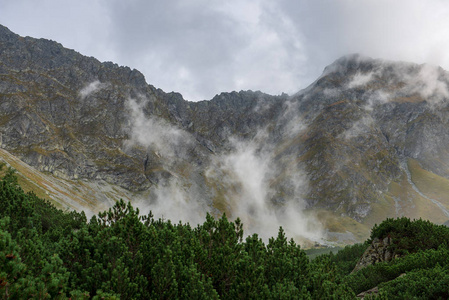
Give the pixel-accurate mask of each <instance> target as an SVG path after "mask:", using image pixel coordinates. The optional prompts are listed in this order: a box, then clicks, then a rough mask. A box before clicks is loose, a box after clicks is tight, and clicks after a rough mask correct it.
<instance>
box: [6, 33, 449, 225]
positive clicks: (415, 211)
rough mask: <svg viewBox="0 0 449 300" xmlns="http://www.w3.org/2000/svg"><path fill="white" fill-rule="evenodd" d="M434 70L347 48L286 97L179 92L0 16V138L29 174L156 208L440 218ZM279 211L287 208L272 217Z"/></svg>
mask: <svg viewBox="0 0 449 300" xmlns="http://www.w3.org/2000/svg"><path fill="white" fill-rule="evenodd" d="M448 78H449V77H448V74H447V73H446V72H445V71H444V70H442V69H439V68H436V67H430V66H426V65H414V64H408V63H400V62H385V61H381V60H374V59H370V58H363V57H360V56H357V55H353V56H348V57H344V58H341V59H339V60H337V61H336V62H334V63H333V64H332V65H330V66H329V67H327V68H326V69H325V70H324V73H323V75H322V76H321V77H320V78H319V79H318V80H317V81H316V82H314V83H313V84H312V85H310V86H309V87H308V88H307V89H305V90H302V91H300V92H298V93H297V94H295V95H293V96H288V95H285V94H283V95H280V96H270V95H267V94H264V93H262V92H252V91H246V92H244V91H241V92H231V93H222V94H220V95H217V96H215V97H214V98H213V99H212V100H209V101H201V102H188V101H185V100H184V99H183V98H182V96H181V95H180V94H177V93H165V92H163V91H162V90H160V89H157V88H155V87H153V86H151V85H149V84H147V83H146V82H145V78H144V76H143V75H142V74H141V73H140V72H139V71H137V70H131V69H129V68H127V67H119V66H117V65H116V64H113V63H110V62H106V63H101V62H99V61H97V60H96V59H94V58H90V57H85V56H82V55H81V54H79V53H77V52H75V51H73V50H69V49H65V48H64V47H63V46H62V45H60V44H58V43H56V42H53V41H48V40H43V39H34V38H30V37H25V38H23V37H20V36H18V35H16V34H14V33H12V32H10V31H9V30H8V29H7V28H5V27H1V26H0V134H1V135H0V136H1V140H0V141H1V147H2V148H3V149H5V150H7V151H9V152H10V153H12V154H13V155H15V156H17V157H19V158H20V159H21V160H23V161H24V162H26V163H27V164H29V165H31V166H34V167H35V168H36V169H38V170H40V171H42V172H48V173H51V174H53V175H54V176H56V177H59V178H62V179H66V180H88V181H98V182H100V181H101V182H106V183H108V184H111V185H115V186H119V187H121V188H124V189H126V190H128V191H131V192H134V193H138V194H136V195H139V193H140V194H142V193H143V194H145V195H146V198H145V199H146V200H145V201H146V202H147V203H148V204H151V203H153V204H154V205H156V204H157V203H158V205H159V206H160V205H162V204H164V205H163V206H164V208H165V209H167V210H168V211H174V210H177V209H187V210H188V209H192V210H193V211H201V210H209V211H213V212H215V213H219V212H227V213H228V214H231V215H234V216H237V215H239V216H241V215H249V216H253V217H254V218H249V219H248V220H247V222H249V223H254V224H255V225H257V226H262V223H263V222H261V223H258V222H257V221H255V219H257V218H260V217H264V216H274V218H277V219H288V220H290V221H289V222H290V223H291V224H294V226H293V227H295V226H302V228H305V227H307V226H308V225H307V224H306V223H301V222H302V221H301V220H303V219H307V218H306V217H305V215H304V211H306V212H307V211H314V212H316V213H318V217H319V218H320V216H321V217H322V216H326V218H327V219H329V218H330V217H329V213H330V214H331V215H332V216H331V217H332V218H337V219H338V218H340V217H342V218H345V217H350V218H352V219H353V220H355V223H357V224H358V225H357V226H359V227H357V226H356V227H357V228H361V227H363V226H364V224H365V225H370V224H372V223H374V222H379V220H381V219H383V218H385V217H388V216H399V215H408V216H411V217H414V216H423V217H425V218H433V221H437V222H438V221H441V222H442V221H444V220H446V219H447V218H448V217H449V213H448V211H447V208H448V207H449V198H447V196H444V195H443V194H444V193H443V192H441V193H439V192H438V191H439V190H441V191H443V190H444V186H446V183H449V181H447V180H448V178H449V177H448V176H449V167H448V166H449V165H448V159H447V157H448V150H447V149H449V147H448V146H449V132H448V131H449V126H448V124H447V123H448V119H449V111H448V110H449V105H448V98H449V92H448V86H447V84H448ZM432 178H433V180H431V179H432ZM428 181H431V182H432V184H436V185H437V186H436V190H435V189H432V191H433V192H432V191H431V190H429V189H426V186H427V185H426V183H427V182H428ZM435 191H437V192H435ZM149 199H150V200H149ZM173 199H175V200H176V199H178V200H176V201H178V202H176V201H175V200H173ZM186 199H187V200H186ZM170 201H172V202H173V201H174V202H173V203H172V202H170ZM168 202H170V203H172V204H170V205H168ZM167 205H168V206H167ZM183 205H184V206H183ZM429 205H430V206H429ZM429 207H430V208H429ZM291 211H299V212H301V213H300V214H293V215H289V216H288V217H285V216H286V215H288V214H289V213H290V212H291ZM323 211H327V212H328V213H325V214H324V215H323V214H322V212H323ZM320 213H321V215H320ZM323 218H324V217H323ZM244 221H245V219H244ZM321 221H322V223H326V222H323V220H321ZM340 221H341V220H340ZM298 222H300V223H301V224H300V225H298ZM290 223H289V224H290ZM327 223H332V222H327ZM295 224H296V225H295ZM351 224H352V223H351ZM329 226H330V227H332V226H331V225H329V224H328V225H326V227H329ZM345 226H346V225H345ZM348 226H349V227H351V225H347V226H346V227H344V226H343V228H340V229H339V230H340V231H341V232H343V233H345V232H346V230H348V228H349V227H348ZM333 227H335V226H333ZM337 227H338V226H337ZM331 230H332V229H331ZM350 231H352V232H353V233H355V234H357V233H356V232H357V231H359V229H355V227H354V228H350Z"/></svg>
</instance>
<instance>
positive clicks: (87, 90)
mask: <svg viewBox="0 0 449 300" xmlns="http://www.w3.org/2000/svg"><path fill="white" fill-rule="evenodd" d="M108 86H109V84H107V83H101V82H100V81H99V80H96V81H93V82H91V83H89V84H87V85H86V86H84V87H83V88H82V89H81V90H80V91H79V95H80V97H81V99H85V98H87V97H89V96H90V95H92V94H93V93H96V92H98V91H99V90H101V89H104V88H106V87H108Z"/></svg>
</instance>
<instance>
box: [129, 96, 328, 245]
mask: <svg viewBox="0 0 449 300" xmlns="http://www.w3.org/2000/svg"><path fill="white" fill-rule="evenodd" d="M145 101H146V100H143V101H142V100H140V101H138V100H135V99H129V101H128V103H127V107H128V110H129V111H130V118H129V120H130V137H131V139H130V140H129V141H128V144H127V146H128V147H129V146H133V145H138V146H140V147H146V148H147V149H148V150H149V151H156V152H157V153H158V155H159V156H160V157H159V159H160V160H161V161H162V162H163V164H164V165H163V167H164V169H165V170H167V171H169V172H171V176H170V177H168V178H167V179H166V180H165V181H164V182H160V183H158V184H157V185H155V186H154V187H153V188H152V195H151V197H150V198H148V199H140V200H139V201H137V205H138V206H139V208H140V210H141V211H142V212H143V213H147V212H148V211H150V210H151V211H152V213H153V214H154V215H155V217H163V218H164V219H170V220H172V221H173V222H178V221H182V222H189V223H190V224H192V225H196V224H199V223H202V222H204V219H205V216H206V213H207V212H212V213H213V214H215V215H220V214H221V213H222V212H225V211H226V212H227V213H228V217H230V218H231V219H236V218H237V217H238V218H240V219H241V220H242V221H243V224H244V229H245V232H246V233H247V234H252V233H258V234H259V235H260V236H261V237H263V238H265V239H268V238H269V237H271V236H275V235H276V234H277V232H278V230H279V226H283V228H284V229H285V231H286V232H287V234H288V235H289V236H290V237H294V238H298V239H303V238H306V239H310V240H314V241H317V240H320V239H321V237H322V231H321V225H320V223H319V222H318V221H317V220H316V219H314V218H313V217H312V216H307V215H306V214H305V213H304V207H305V204H304V200H303V199H302V197H301V195H302V194H303V193H304V190H306V189H307V180H306V176H305V175H304V173H303V172H301V171H300V170H298V168H297V167H291V166H288V164H287V166H285V164H284V165H282V164H280V163H279V162H277V161H276V160H275V159H274V154H273V153H274V152H275V149H274V148H273V146H271V145H270V144H269V143H268V142H267V140H268V134H267V133H266V131H265V130H260V131H259V133H258V134H257V135H256V137H255V138H254V139H252V140H250V141H241V140H237V139H234V138H231V139H230V143H231V144H232V145H233V147H232V148H233V149H232V150H231V151H229V152H226V153H222V154H219V155H215V156H213V158H212V159H211V162H210V164H209V165H207V166H206V167H202V168H204V169H202V170H203V171H201V170H199V171H198V173H203V176H204V177H205V180H206V182H209V183H214V184H216V185H217V186H220V187H221V189H220V190H221V191H223V197H222V198H221V199H219V200H216V201H221V203H219V204H221V206H222V207H225V211H221V212H218V211H217V208H216V207H215V206H214V203H212V198H214V195H215V199H216V196H217V194H216V193H217V190H214V189H213V188H210V187H206V186H205V185H200V183H199V181H196V180H194V179H192V178H189V177H188V176H185V177H184V174H180V173H177V171H176V168H174V165H175V164H177V163H178V162H179V161H181V160H183V159H188V155H187V152H186V151H187V149H189V148H190V147H192V145H194V143H195V140H194V138H193V137H192V136H191V135H190V134H189V133H188V132H186V131H184V130H182V129H180V128H177V127H175V126H174V125H171V124H169V123H167V122H165V121H164V120H162V119H159V118H157V117H155V116H147V115H145V114H144V112H143V107H144V106H145ZM286 128H287V131H288V132H286V133H285V134H286V135H287V138H288V135H289V134H296V132H297V131H300V130H303V129H304V126H303V125H302V124H301V123H300V122H288V124H287V126H286ZM293 131H294V132H293ZM292 132H293V133H292ZM192 174H193V175H191V176H196V175H195V174H194V173H192ZM281 175H282V176H283V178H282V180H283V182H284V184H285V185H288V186H289V188H290V190H292V191H293V192H292V193H291V195H284V196H283V197H282V200H278V202H276V200H275V199H279V198H280V197H277V196H279V195H277V193H278V191H277V190H276V189H275V188H274V187H275V185H274V182H275V181H276V180H278V179H279V178H280V176H281ZM215 204H216V203H215Z"/></svg>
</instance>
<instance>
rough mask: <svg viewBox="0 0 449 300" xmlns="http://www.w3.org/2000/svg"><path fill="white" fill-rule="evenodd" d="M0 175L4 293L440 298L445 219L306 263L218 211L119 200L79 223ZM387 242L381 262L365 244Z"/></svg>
mask: <svg viewBox="0 0 449 300" xmlns="http://www.w3.org/2000/svg"><path fill="white" fill-rule="evenodd" d="M2 167H3V166H2ZM2 173H3V178H2V179H0V205H1V206H0V207H1V209H0V295H1V297H2V298H5V299H279V298H281V299H354V298H355V297H356V294H357V295H359V296H363V295H365V296H366V295H368V294H371V296H376V295H377V296H379V297H380V299H440V298H441V299H446V298H448V297H449V292H448V289H447V287H448V285H449V276H448V273H449V272H448V271H449V270H448V268H449V259H448V257H449V248H448V241H449V228H448V227H446V226H444V225H435V224H432V223H430V222H428V221H422V220H417V221H410V219H407V218H400V219H388V220H386V221H385V222H383V223H381V224H380V225H379V226H375V227H374V228H373V230H372V233H371V240H370V241H367V242H365V243H364V244H356V245H353V246H347V247H345V248H344V249H343V250H341V251H340V252H338V253H337V254H332V253H331V254H324V255H321V256H318V257H317V258H315V259H313V260H309V258H308V257H307V255H306V253H305V252H304V250H302V249H301V247H300V246H298V245H297V244H296V243H295V242H294V241H293V239H291V240H290V241H288V239H287V237H286V236H285V232H284V231H283V230H282V229H279V232H278V234H277V235H276V236H275V237H272V238H270V239H269V241H268V243H264V242H263V241H262V239H260V238H259V236H258V235H257V234H254V235H251V236H248V237H246V238H243V236H244V232H243V230H242V225H243V224H242V223H241V221H240V220H238V219H237V220H236V221H235V222H230V221H229V220H228V219H227V218H226V216H222V217H221V218H218V219H214V218H213V217H212V216H211V215H207V216H206V218H205V220H203V222H202V223H201V224H200V225H198V226H196V227H192V226H190V225H189V224H182V223H178V224H173V223H171V222H170V221H164V220H162V219H155V218H154V217H153V216H152V215H151V214H149V215H141V214H140V213H139V210H138V209H136V208H134V207H133V206H132V205H131V204H130V203H129V202H128V204H126V203H125V202H124V201H123V200H121V201H118V202H117V203H116V204H115V205H114V206H113V207H112V208H110V209H109V210H108V211H105V212H101V213H99V214H98V215H95V216H93V217H92V218H90V221H89V222H87V219H86V215H85V214H84V213H78V212H75V211H71V212H63V211H62V210H59V209H56V208H55V207H54V206H53V205H52V204H51V203H49V202H47V201H45V200H42V199H40V198H39V197H37V196H36V195H35V194H33V193H25V192H24V191H23V190H22V189H21V188H20V186H18V185H17V183H18V180H17V177H16V176H15V174H14V170H13V169H11V168H8V169H6V170H3V171H2ZM386 238H387V239H388V240H389V242H388V244H389V246H388V247H385V251H388V252H391V253H392V255H391V256H390V259H388V260H381V259H378V258H381V257H382V256H381V255H378V253H375V254H373V249H379V247H378V245H379V241H380V240H384V239H386ZM371 242H372V243H371ZM370 243H371V244H370ZM362 254H363V256H362ZM360 257H362V259H360ZM366 257H371V258H376V259H374V260H372V261H371V262H368V260H367V259H366ZM358 261H360V262H359V263H357V262H358ZM367 262H368V263H367ZM356 264H357V267H356ZM361 264H363V266H361V267H360V265H361ZM355 267H356V269H354V268H355ZM353 270H354V271H353ZM351 271H352V272H351Z"/></svg>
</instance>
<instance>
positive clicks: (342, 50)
mask: <svg viewBox="0 0 449 300" xmlns="http://www.w3.org/2000/svg"><path fill="white" fill-rule="evenodd" d="M67 12H69V13H67ZM17 16H21V17H20V18H17ZM1 22H2V24H3V25H6V26H8V27H10V29H11V30H13V31H16V32H17V33H19V34H21V35H31V36H34V37H45V38H50V39H53V40H56V41H58V42H61V43H62V44H63V45H64V46H67V47H69V48H74V49H75V50H77V51H80V52H81V53H83V54H87V55H92V56H95V57H97V58H98V59H100V60H103V61H114V62H117V63H119V64H121V65H127V66H130V67H131V68H136V69H138V70H140V71H142V72H143V73H144V74H145V77H146V79H147V81H148V82H149V83H151V84H153V85H155V86H156V87H159V88H162V89H164V90H166V91H172V90H175V91H178V92H181V93H182V94H183V95H184V97H185V98H186V99H189V100H202V99H211V98H212V97H213V96H214V95H215V94H219V93H220V92H223V91H232V90H241V89H243V90H247V89H252V90H261V91H264V92H267V93H271V94H280V93H282V92H287V93H289V94H292V93H295V92H297V91H298V90H300V89H301V88H304V87H306V86H307V85H308V84H310V83H312V82H313V81H314V80H315V79H316V78H317V77H318V76H319V75H320V74H321V72H322V70H323V69H324V67H325V66H326V65H328V64H329V63H330V62H332V61H334V60H335V59H336V58H338V57H340V56H342V55H346V54H348V53H355V52H358V53H362V54H364V55H368V56H371V57H376V58H382V59H391V60H403V61H411V62H416V63H424V62H427V63H431V64H433V65H440V66H442V67H444V68H446V69H449V54H448V53H449V51H448V49H449V40H448V39H447V36H448V35H449V6H448V5H447V3H446V2H445V1H442V0H429V1H425V2H423V1H419V0H409V1H406V2H405V1H388V0H367V1H353V0H341V1H325V0H317V1H293V0H282V1H276V2H273V1H268V0H255V1H250V0H243V1H237V0H231V1H227V2H210V1H207V0H195V1H188V2H186V1H181V0H173V1H144V0H134V1H127V2H123V1H118V0H112V1H103V0H98V1H78V2H76V3H72V4H70V3H69V4H68V3H65V2H61V1H56V0H45V1H42V2H39V4H36V3H35V2H34V1H31V0H17V1H10V0H9V1H8V0H7V1H4V5H3V6H2V19H1Z"/></svg>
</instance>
